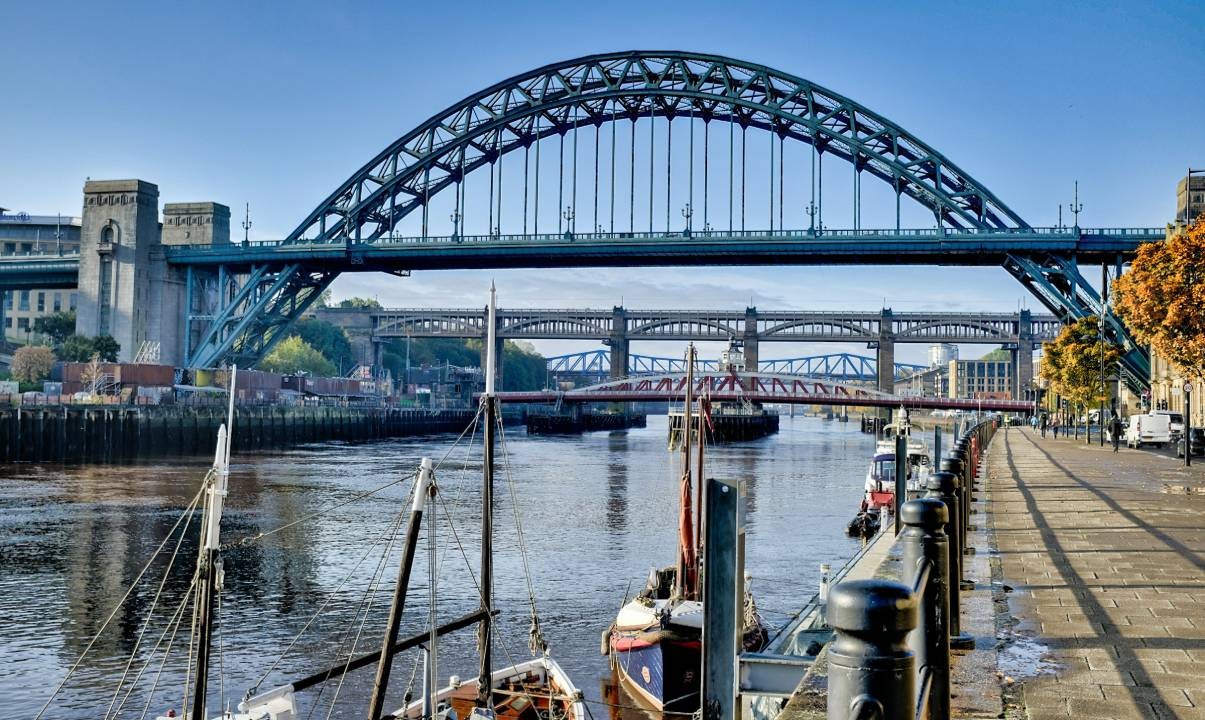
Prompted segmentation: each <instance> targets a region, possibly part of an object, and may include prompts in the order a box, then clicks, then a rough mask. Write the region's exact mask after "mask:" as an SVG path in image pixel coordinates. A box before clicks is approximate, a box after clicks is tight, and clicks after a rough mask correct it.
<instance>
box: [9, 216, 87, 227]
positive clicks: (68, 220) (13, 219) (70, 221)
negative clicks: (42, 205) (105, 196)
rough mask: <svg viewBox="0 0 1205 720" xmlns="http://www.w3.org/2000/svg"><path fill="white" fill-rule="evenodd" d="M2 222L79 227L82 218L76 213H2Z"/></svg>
mask: <svg viewBox="0 0 1205 720" xmlns="http://www.w3.org/2000/svg"><path fill="white" fill-rule="evenodd" d="M0 223H4V224H6V225H74V226H76V227H79V226H80V225H81V224H82V220H81V219H80V218H79V217H77V216H75V215H30V214H29V213H10V212H6V213H3V214H0Z"/></svg>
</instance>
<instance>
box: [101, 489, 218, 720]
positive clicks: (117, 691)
mask: <svg viewBox="0 0 1205 720" xmlns="http://www.w3.org/2000/svg"><path fill="white" fill-rule="evenodd" d="M212 475H213V471H212V470H210V471H209V473H208V474H207V475H206V476H205V482H204V483H203V486H204V485H208V484H209V481H210V478H211V476H212ZM195 514H196V508H195V507H193V508H192V509H191V510H189V511H188V515H187V518H188V519H187V520H185V522H184V527H183V528H182V529H181V530H180V537H179V538H178V539H177V540H176V547H174V548H172V554H171V557H169V558H168V560H167V567H166V568H164V569H163V577H162V578H161V579H160V580H159V587H158V588H156V590H155V597H154V598H153V599H152V600H151V608H150V609H149V610H147V611H146V619H145V620H144V621H143V623H142V627H141V628H140V629H139V630H138V637H137V638H136V639H135V640H134V648H133V649H132V650H130V659H129V660H127V661H126V666H125V669H124V670H122V672H121V679H120V680H118V681H117V687H116V688H114V690H113V699H112V700H110V701H109V707H108V709H106V710H105V718H106V720H107V719H108V718H109V717H115V716H116V713H114V712H113V706H114V705H115V704H116V703H117V696H118V695H121V688H122V686H123V685H125V682H126V678H127V677H129V674H130V668H131V667H133V665H134V658H135V657H137V656H138V648H140V647H141V646H142V638H143V637H145V636H146V631H147V629H149V628H150V625H151V619H152V618H153V617H154V615H155V608H157V607H159V598H160V597H162V596H163V588H164V586H166V585H167V579H168V577H169V576H170V575H171V572H172V567H174V566H175V564H176V557H177V556H178V555H179V554H180V546H181V545H183V544H184V537H185V535H187V534H188V528H189V526H190V525H192V519H193V516H194V515H195ZM168 537H170V535H169V536H168ZM148 662H149V661H148ZM144 667H145V666H144ZM138 675H139V676H141V675H142V671H139V673H138ZM137 682H138V678H135V679H134V681H133V682H132V683H131V684H130V687H131V689H133V685H134V683H137ZM127 696H128V694H127Z"/></svg>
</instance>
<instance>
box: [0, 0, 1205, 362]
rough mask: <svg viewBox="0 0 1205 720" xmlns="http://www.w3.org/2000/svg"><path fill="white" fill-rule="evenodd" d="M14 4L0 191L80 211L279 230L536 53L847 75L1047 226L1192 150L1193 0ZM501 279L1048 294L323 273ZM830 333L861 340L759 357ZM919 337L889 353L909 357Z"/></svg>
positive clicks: (855, 88)
mask: <svg viewBox="0 0 1205 720" xmlns="http://www.w3.org/2000/svg"><path fill="white" fill-rule="evenodd" d="M4 16H5V20H4V25H5V28H6V29H5V30H4V31H3V32H4V36H5V40H4V43H3V49H2V50H0V84H2V86H3V88H4V90H3V94H2V95H0V206H4V207H7V208H10V209H12V210H16V211H25V212H29V213H31V214H55V213H60V212H61V213H64V214H79V211H80V210H79V209H80V206H81V198H82V195H81V189H82V186H83V183H84V180H85V178H89V177H90V178H95V179H109V178H132V177H137V178H142V179H144V180H148V181H150V182H153V183H156V184H157V185H158V186H159V189H160V200H161V202H183V201H195V200H214V201H217V202H221V203H224V204H226V205H228V206H230V207H231V208H232V213H233V215H234V216H235V217H234V218H233V220H232V230H233V232H234V233H236V234H241V232H242V231H241V228H239V227H238V224H239V222H241V220H242V211H243V208H244V206H245V204H250V208H251V215H252V227H251V229H250V232H249V234H250V237H251V239H275V238H280V237H283V236H285V235H287V234H288V233H289V232H290V231H291V230H293V229H294V228H295V227H296V226H297V225H298V224H299V223H300V222H301V220H302V219H303V218H304V217H305V216H306V215H308V214H309V212H310V211H311V210H312V209H313V208H314V207H315V206H317V205H318V204H319V203H320V202H322V200H323V199H324V198H325V197H326V196H327V195H328V194H329V193H330V192H331V191H332V190H334V189H335V188H336V187H337V186H338V185H339V184H340V183H341V182H342V181H343V180H344V179H346V178H347V177H348V176H350V175H351V174H352V173H354V172H355V171H356V170H357V169H358V168H359V167H361V166H362V165H363V164H364V163H366V162H367V161H368V160H369V159H371V158H372V157H373V156H374V155H375V154H376V153H378V152H379V151H380V150H382V149H383V148H385V147H386V146H387V145H389V144H390V143H391V142H392V141H394V140H395V139H396V138H398V137H400V136H402V135H403V134H405V133H406V132H407V131H408V130H409V129H411V128H412V127H414V126H416V125H418V124H419V123H421V122H422V121H423V120H425V119H426V118H427V117H429V116H431V115H433V114H435V113H436V112H438V111H439V110H441V109H443V108H445V107H447V106H449V105H452V104H454V103H456V102H457V101H458V100H460V99H461V98H463V97H465V96H468V95H470V94H472V93H473V92H475V91H477V90H479V89H482V88H484V87H487V86H489V85H491V84H493V83H495V82H498V81H500V80H502V79H504V78H506V77H509V76H511V75H514V74H518V73H521V72H523V71H525V70H529V69H532V68H535V67H538V66H541V65H544V64H548V63H551V62H555V61H559V60H564V59H569V58H573V57H578V56H581V55H586V54H590V53H594V52H605V51H613V50H629V49H674V50H694V51H700V52H708V53H716V54H721V55H727V56H730V57H734V58H739V59H743V60H749V61H752V62H756V63H760V64H764V65H768V66H770V67H773V68H776V69H779V70H782V71H785V72H788V73H791V74H794V75H799V76H802V77H804V78H806V79H808V80H810V81H812V82H815V83H817V84H819V85H821V86H824V87H827V88H829V89H831V90H833V91H835V92H838V93H841V94H843V95H845V96H847V97H850V98H852V99H854V100H856V101H857V102H859V103H861V104H862V105H864V106H866V107H868V108H870V109H872V110H874V111H876V112H878V113H880V114H882V115H885V116H886V117H888V118H890V119H891V120H892V121H894V122H895V123H897V124H899V125H901V126H902V127H904V128H905V129H907V130H908V131H910V132H911V133H913V134H914V135H916V136H918V137H919V138H921V139H922V140H924V141H925V142H927V143H929V144H930V145H932V146H934V147H935V148H937V149H938V150H939V151H940V152H942V153H943V154H945V155H946V156H947V157H948V158H950V159H952V160H953V161H954V162H955V163H957V164H958V165H959V166H961V167H962V168H963V169H964V170H965V171H967V172H968V173H970V174H971V175H972V176H974V177H975V178H976V179H977V180H979V181H980V182H982V183H983V184H985V185H986V186H987V187H989V188H990V189H991V190H992V191H993V192H994V193H995V194H996V195H997V196H998V197H1000V198H1001V199H1002V200H1003V202H1004V203H1006V204H1007V205H1008V206H1009V207H1011V208H1012V209H1013V210H1014V211H1016V212H1017V213H1019V214H1020V215H1021V217H1023V218H1024V219H1025V220H1026V221H1027V222H1029V223H1030V224H1032V225H1050V224H1054V223H1055V222H1056V220H1057V217H1058V215H1057V213H1058V208H1059V206H1060V205H1063V206H1064V207H1065V206H1066V205H1067V204H1068V203H1070V202H1071V201H1072V193H1073V187H1074V184H1075V183H1076V181H1078V183H1079V201H1080V202H1081V203H1082V204H1083V212H1082V214H1081V216H1080V224H1081V225H1083V226H1087V227H1104V226H1151V227H1154V226H1161V225H1163V224H1164V223H1166V222H1167V221H1168V220H1170V219H1171V217H1172V215H1173V213H1174V188H1175V183H1176V182H1177V180H1178V179H1179V178H1181V177H1183V175H1184V172H1185V170H1186V168H1188V167H1189V166H1190V165H1191V166H1193V167H1205V125H1202V122H1201V118H1203V117H1205V34H1202V33H1201V28H1202V27H1205V3H1202V2H1200V0H1185V1H1182V2H1172V1H1168V2H1055V3H1051V2H1009V3H954V2H951V3H942V2H910V3H901V2H898V1H897V2H873V1H869V0H868V1H867V2H862V3H858V4H857V6H856V9H855V8H853V7H851V6H849V5H848V4H845V3H832V2H827V3H820V2H808V1H799V0H796V1H794V2H782V3H771V2H744V3H727V4H721V3H712V2H701V3H691V4H689V5H686V4H681V3H647V2H626V1H617V2H608V3H573V4H567V3H536V2H511V3H478V2H460V3H455V4H452V3H407V2H393V3H372V2H358V3H354V4H352V3H343V4H341V3H329V2H289V3H269V2H262V3H249V2H238V3H233V2H220V1H214V2H207V3H162V2H137V1H132V2H125V3H122V4H121V5H120V6H116V5H111V4H107V3H96V2H86V3H85V2H80V3H62V2H39V3H20V4H17V5H14V6H11V7H9V8H7V9H6V10H5V14H4ZM759 162H761V161H760V160H759ZM791 169H792V171H794V170H796V169H797V168H795V167H793V166H792V167H791ZM826 170H827V166H826ZM834 171H836V170H834ZM752 172H757V170H756V169H754V170H752ZM872 182H873V181H872ZM884 187H885V186H884ZM867 192H869V193H870V195H869V197H876V196H875V195H874V193H875V192H879V193H882V192H883V191H881V190H874V189H870V190H868V191H867ZM888 196H889V195H888ZM889 205H890V203H889V202H888V203H882V204H881V207H878V208H868V209H867V210H866V211H864V212H865V215H864V220H863V226H864V227H871V226H874V225H876V221H877V223H881V224H882V226H888V225H890V224H891V223H892V222H893V219H892V216H891V212H893V210H888V206H889ZM477 209H478V208H473V207H470V208H466V214H468V212H470V211H471V212H474V213H476V210H477ZM675 214H676V213H675ZM1064 219H1065V220H1068V221H1069V219H1070V214H1069V213H1068V214H1067V217H1066V218H1064ZM791 224H792V223H790V222H788V225H791ZM834 224H843V225H845V226H848V225H850V224H851V223H848V222H846V223H838V222H837V221H832V222H830V225H834ZM795 225H797V226H799V227H804V225H803V223H802V221H800V222H798V223H795ZM1086 274H1087V275H1088V276H1089V277H1095V276H1096V275H1097V274H1098V273H1093V272H1091V271H1087V272H1086ZM491 279H494V280H496V282H497V284H498V286H499V298H500V303H501V304H503V305H509V306H513V307H523V306H527V307H533V306H539V307H581V306H585V307H610V306H612V305H616V304H620V303H621V302H622V303H623V304H624V305H626V306H627V307H631V308H655V307H673V308H695V307H707V308H730V309H740V308H744V307H745V306H746V305H747V304H749V303H750V302H752V303H754V304H755V305H757V306H758V307H759V308H763V309H816V310H828V309H833V310H836V309H855V310H877V309H879V308H880V307H882V306H884V305H886V306H888V307H891V308H893V309H894V310H896V311H910V310H912V311H919V310H966V311H1011V310H1016V309H1017V308H1019V307H1028V308H1031V309H1034V310H1035V311H1036V310H1039V309H1040V306H1039V304H1038V302H1037V301H1036V300H1035V299H1034V298H1032V297H1030V296H1029V295H1028V294H1027V292H1026V291H1025V290H1024V289H1023V288H1022V287H1021V285H1020V284H1019V283H1017V282H1016V281H1015V280H1013V279H1012V278H1011V277H1010V276H1009V275H1007V273H1005V272H1004V271H1003V270H1001V269H997V268H979V269H972V268H915V267H904V268H899V267H897V268H867V267H838V268H831V267H823V268H818V267H765V268H753V269H749V268H702V269H700V268H658V269H613V270H608V269H589V270H558V271H539V272H535V271H501V272H469V271H464V272H428V273H416V274H415V275H413V276H412V277H410V278H404V279H401V278H396V277H392V276H387V275H378V274H362V275H345V276H343V277H342V278H340V279H339V280H338V281H336V284H335V285H334V287H333V293H334V295H335V297H336V298H341V297H348V296H352V295H362V296H372V297H376V298H377V299H379V300H380V302H382V303H383V304H385V305H387V306H394V307H403V306H442V307H449V306H452V307H458V306H470V305H471V306H479V305H482V304H484V298H485V291H486V288H488V285H489V282H490V280H491ZM589 347H590V345H589V344H585V345H583V344H581V343H545V344H542V345H541V348H540V349H541V350H543V351H545V352H546V353H550V354H551V353H557V352H568V351H571V350H577V349H588V348H589ZM988 349H990V348H980V349H978V350H976V351H975V352H979V351H986V350H988ZM842 350H849V351H856V352H862V353H865V352H866V350H865V349H864V348H859V347H850V348H845V347H840V346H832V345H826V346H818V347H811V348H809V347H806V346H799V347H780V348H775V349H774V351H768V350H767V349H763V350H762V353H761V354H762V356H763V357H772V356H773V357H788V356H791V355H799V354H811V353H812V352H828V351H842ZM635 351H637V352H646V353H648V354H656V355H668V354H677V353H678V352H680V348H676V347H674V348H670V347H669V346H668V344H655V345H650V346H647V347H642V346H638V347H637V348H636V350H635ZM964 352H965V351H964ZM923 355H924V348H923V347H905V348H901V349H900V350H899V351H897V357H898V358H899V359H900V360H901V361H918V360H919V359H921V358H922V357H923Z"/></svg>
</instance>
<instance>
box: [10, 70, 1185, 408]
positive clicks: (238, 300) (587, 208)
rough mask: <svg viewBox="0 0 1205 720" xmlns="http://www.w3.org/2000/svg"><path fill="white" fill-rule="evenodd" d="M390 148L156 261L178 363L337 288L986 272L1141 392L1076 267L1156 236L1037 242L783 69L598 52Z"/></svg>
mask: <svg viewBox="0 0 1205 720" xmlns="http://www.w3.org/2000/svg"><path fill="white" fill-rule="evenodd" d="M966 122H967V123H968V124H971V123H974V122H975V119H974V117H973V116H971V115H968V116H967V117H966ZM388 140H389V139H388V138H384V139H383V143H382V144H383V147H382V150H381V151H380V152H379V153H377V154H376V155H375V156H374V157H372V158H370V159H368V160H367V161H366V162H365V163H364V164H363V165H362V166H361V167H359V169H357V170H355V171H354V172H352V173H351V174H350V175H349V176H347V178H346V179H345V180H344V181H342V182H341V183H339V184H338V185H337V186H335V187H334V189H333V190H332V192H331V193H330V194H329V195H327V196H326V197H325V198H324V199H322V200H320V201H319V202H317V204H316V205H315V207H314V209H313V210H312V211H311V212H310V213H309V214H308V215H307V216H306V217H305V218H303V219H301V220H300V222H299V223H298V225H297V226H296V228H295V229H294V230H293V231H292V232H290V233H289V234H288V235H287V236H286V237H283V238H280V239H279V240H275V241H269V242H250V243H226V242H219V243H215V244H213V245H207V246H189V245H171V246H165V247H163V248H162V250H161V252H160V253H159V254H158V255H155V257H158V258H160V261H161V262H162V263H164V264H165V267H166V268H167V269H168V270H169V271H170V272H168V275H171V273H175V275H174V276H171V277H169V278H168V279H169V281H170V282H172V283H175V284H178V285H179V286H180V287H181V288H183V290H182V292H183V293H185V295H186V297H184V298H183V299H182V300H181V301H180V302H178V303H176V302H173V303H167V304H165V307H179V308H181V309H182V310H181V315H182V317H181V318H180V326H181V327H182V328H183V332H181V333H180V336H181V341H180V344H181V345H182V346H183V347H182V348H180V349H179V352H178V353H177V354H178V355H179V356H180V357H181V358H182V362H183V364H186V365H188V366H192V367H213V366H218V365H221V364H222V363H225V362H237V363H239V364H240V365H249V364H254V363H255V362H257V361H258V360H259V359H260V358H261V357H262V356H263V355H264V353H266V352H267V351H268V350H270V349H271V348H272V346H273V345H274V344H275V343H276V342H278V341H279V340H280V339H282V338H283V337H285V336H286V335H287V329H288V327H289V324H290V323H291V322H293V321H294V320H296V319H297V318H298V317H300V316H301V315H302V314H303V313H305V312H306V311H307V310H308V308H309V307H310V306H311V305H312V304H313V303H314V301H315V300H316V299H317V298H318V297H319V295H320V294H321V293H322V292H323V291H324V290H325V289H326V288H327V287H329V286H330V284H331V282H332V281H333V280H334V279H335V278H336V277H338V276H339V274H341V273H344V272H366V271H373V272H389V273H393V274H395V275H401V276H405V275H407V274H408V273H411V272H416V271H423V270H437V269H463V268H552V267H588V266H667V265H773V266H789V265H824V264H843V265H901V264H930V265H946V266H984V265H997V266H1000V267H1003V268H1004V269H1005V270H1006V271H1007V272H1009V273H1010V274H1011V275H1012V276H1013V277H1015V278H1016V279H1017V280H1018V281H1019V282H1021V283H1022V284H1023V285H1024V286H1025V287H1026V288H1028V289H1029V290H1030V291H1031V292H1032V293H1033V294H1034V295H1035V296H1036V297H1037V298H1038V299H1039V300H1040V301H1041V303H1042V304H1043V305H1044V306H1045V307H1046V308H1047V309H1048V310H1049V311H1050V312H1051V313H1053V314H1054V315H1055V316H1056V317H1057V318H1058V319H1059V320H1070V319H1075V318H1079V317H1084V316H1088V315H1103V316H1104V318H1105V325H1106V332H1107V333H1108V335H1109V337H1110V338H1111V339H1112V340H1114V341H1116V342H1118V343H1120V344H1121V345H1122V346H1123V347H1124V350H1125V355H1124V357H1123V360H1122V368H1123V371H1124V373H1125V375H1126V377H1127V380H1129V381H1130V382H1131V383H1137V384H1140V383H1143V382H1146V379H1147V378H1148V377H1149V358H1148V357H1147V353H1146V351H1145V350H1144V349H1143V348H1142V347H1140V346H1139V345H1138V344H1137V343H1135V342H1134V341H1133V339H1132V338H1131V337H1130V335H1129V334H1128V333H1127V331H1126V329H1125V328H1124V327H1123V326H1122V325H1121V323H1120V322H1119V321H1117V319H1116V318H1114V317H1113V316H1112V315H1111V314H1110V312H1109V308H1108V306H1107V303H1104V302H1102V298H1101V295H1100V292H1098V290H1097V289H1096V288H1095V287H1093V285H1092V284H1091V283H1089V282H1087V281H1086V279H1085V278H1084V275H1083V274H1082V273H1081V271H1080V267H1081V265H1083V264H1088V265H1100V266H1102V267H1103V268H1105V271H1106V273H1107V274H1111V275H1112V276H1117V275H1119V274H1120V273H1121V272H1122V270H1123V268H1124V265H1125V263H1126V262H1127V261H1128V260H1129V259H1130V258H1132V257H1133V254H1134V252H1135V250H1136V249H1137V247H1138V246H1139V245H1140V244H1141V243H1143V242H1148V241H1152V240H1159V239H1162V238H1163V237H1164V236H1165V230H1164V228H1163V227H1160V225H1161V223H1159V222H1158V221H1156V222H1152V223H1150V226H1149V227H1144V228H1087V227H1081V226H1079V223H1078V221H1077V222H1076V223H1074V224H1073V226H1072V227H1053V228H1052V227H1040V226H1036V225H1033V224H1031V223H1029V222H1027V221H1026V220H1025V219H1024V218H1023V217H1022V216H1021V215H1020V214H1019V213H1018V212H1016V211H1015V210H1014V209H1013V208H1010V207H1009V206H1008V205H1007V204H1006V203H1005V202H1004V201H1003V200H1002V199H1001V197H999V196H998V195H997V194H996V193H995V192H993V191H992V190H991V189H989V188H988V187H987V186H986V185H984V184H983V183H982V182H979V181H978V180H976V179H975V177H973V176H972V175H971V174H970V173H969V172H968V171H967V170H966V169H964V168H963V167H962V166H960V165H959V164H957V163H956V162H955V161H954V160H953V159H952V158H949V157H947V156H946V155H944V154H943V153H941V152H940V151H939V150H938V149H937V148H935V147H933V146H932V145H930V144H928V143H926V142H925V141H923V140H922V139H921V138H920V137H919V136H918V135H916V134H914V133H912V132H909V131H908V130H906V129H904V128H903V127H901V126H899V125H898V124H896V123H894V122H892V121H891V120H889V119H888V118H887V117H886V116H884V115H882V114H880V113H878V112H876V111H874V110H872V109H870V108H867V107H865V106H864V105H861V104H860V103H858V102H856V101H855V100H853V99H851V98H849V97H846V96H844V95H841V94H840V93H837V92H834V91H833V90H830V89H828V88H825V87H823V86H821V85H818V84H816V83H814V82H812V81H810V80H807V79H804V78H802V77H799V76H797V75H793V74H791V73H789V72H784V71H782V70H778V69H775V68H771V67H767V66H765V65H760V64H757V63H754V62H749V61H745V60H740V59H735V58H728V57H722V56H717V55H710V54H703V53H692V52H681V51H624V52H614V53H604V54H598V55H590V56H587V57H581V58H575V59H571V60H566V61H562V62H556V63H552V64H549V65H545V66H543V67H539V68H535V69H532V70H529V71H526V72H522V73H520V74H518V75H514V76H512V77H509V78H506V79H504V80H501V81H500V82H497V83H495V84H494V85H491V86H489V87H487V88H484V89H481V90H478V91H476V92H472V93H470V94H468V95H467V96H465V97H464V99H462V100H460V101H458V102H456V103H453V104H452V105H450V106H448V107H446V108H444V109H442V110H439V111H438V112H435V113H434V114H433V115H432V116H431V117H430V118H428V119H427V120H426V121H424V122H422V123H420V124H419V125H417V126H416V127H413V128H410V129H407V130H405V131H404V132H402V133H401V134H400V135H399V136H398V137H396V139H392V141H390V142H388V143H387V144H385V141H388ZM1018 151H1020V149H1018ZM868 180H869V181H870V182H867V181H868ZM85 211H86V212H88V209H87V208H86V209H85ZM864 218H873V220H872V221H871V222H870V223H867V222H864ZM88 243H89V239H88V238H87V237H84V238H83V246H84V248H85V254H86V255H87V253H89V252H96V250H95V249H93V248H91V247H90V246H89V245H88ZM114 247H116V246H114ZM153 255H154V254H153ZM80 265H81V263H80V262H79V261H78V260H77V261H76V262H75V265H74V266H73V264H72V259H71V258H67V257H47V258H32V257H26V258H11V259H5V260H4V261H3V262H0V288H16V287H23V286H24V287H28V286H29V285H28V284H26V285H22V283H32V282H35V277H36V282H38V283H40V285H39V286H41V287H48V286H55V284H58V286H62V285H67V284H70V283H73V282H79V280H78V273H79V269H78V268H79V266H80ZM82 265H83V266H84V267H89V265H88V264H87V263H83V264H82ZM92 285H97V286H98V287H99V286H102V285H103V284H98V283H96V282H95V281H93V280H90V281H89V283H80V286H81V287H91V286H92ZM127 311H129V312H132V311H133V309H132V308H114V309H113V312H114V313H115V314H116V315H118V316H120V315H121V314H122V313H123V312H127ZM172 350H173V351H174V350H175V349H174V348H172ZM169 354H172V353H169Z"/></svg>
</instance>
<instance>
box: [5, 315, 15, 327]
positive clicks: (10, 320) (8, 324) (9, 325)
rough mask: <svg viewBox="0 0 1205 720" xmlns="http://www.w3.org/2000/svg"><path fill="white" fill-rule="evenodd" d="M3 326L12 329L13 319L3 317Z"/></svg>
mask: <svg viewBox="0 0 1205 720" xmlns="http://www.w3.org/2000/svg"><path fill="white" fill-rule="evenodd" d="M4 327H6V328H8V329H9V330H12V329H13V319H12V318H10V317H6V318H4Z"/></svg>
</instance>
